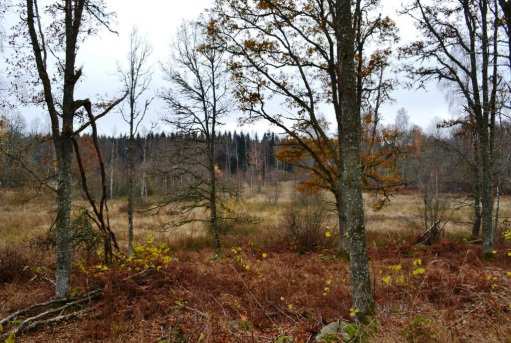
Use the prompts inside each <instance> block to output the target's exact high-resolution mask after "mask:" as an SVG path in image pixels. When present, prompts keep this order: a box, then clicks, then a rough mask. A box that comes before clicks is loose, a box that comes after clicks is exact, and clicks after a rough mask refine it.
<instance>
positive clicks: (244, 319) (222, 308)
mask: <svg viewBox="0 0 511 343" xmlns="http://www.w3.org/2000/svg"><path fill="white" fill-rule="evenodd" d="M268 192H269V190H263V192H262V193H259V194H251V195H250V196H247V198H246V199H245V200H244V201H243V202H240V203H234V202H233V203H232V204H231V206H232V207H233V209H234V210H235V213H237V214H238V215H239V217H240V219H244V220H240V221H239V222H238V223H237V224H235V225H233V226H232V227H231V228H230V230H229V231H228V232H227V233H226V235H225V236H224V240H223V243H224V251H225V254H224V255H223V256H221V257H217V256H216V255H215V253H214V251H213V250H212V249H211V248H210V247H209V238H208V236H207V234H206V232H205V230H204V228H203V227H201V226H200V225H199V224H195V225H189V226H187V227H183V228H181V229H177V230H172V231H168V230H164V229H165V228H166V224H167V222H168V221H169V220H170V219H171V218H170V215H169V214H168V213H165V212H164V211H161V212H160V213H158V214H157V215H147V214H144V215H142V214H138V215H137V216H136V229H137V231H136V233H137V235H136V239H137V241H139V242H143V241H144V240H146V239H147V238H148V237H150V236H152V237H153V238H154V241H155V242H157V243H158V244H159V243H163V244H165V245H167V246H170V247H172V253H173V255H174V260H173V262H172V263H171V264H170V265H169V266H168V267H166V268H164V269H162V270H160V271H158V272H157V271H151V272H149V273H147V274H145V275H144V276H143V277H138V278H135V279H133V280H130V281H125V282H120V281H119V280H123V279H125V277H126V275H128V274H129V273H130V272H129V271H127V270H126V269H122V268H114V269H113V270H110V271H108V272H106V273H91V272H89V273H87V274H85V273H83V272H80V271H78V268H75V274H74V276H73V288H74V289H76V290H83V289H86V288H90V287H93V286H100V287H104V288H105V290H107V292H106V294H105V296H104V297H103V298H102V299H101V300H100V301H98V302H97V303H95V304H93V306H94V311H93V312H92V314H91V315H90V316H88V317H86V318H84V319H83V320H80V321H75V322H70V323H66V324H64V325H61V326H59V327H52V328H47V329H45V330H41V331H38V332H34V333H31V334H29V335H27V336H25V337H23V341H26V342H96V341H104V342H156V341H160V342H164V341H163V340H162V339H167V341H166V342H185V341H187V342H197V341H201V340H202V341H203V342H273V341H275V339H276V338H277V337H278V336H279V335H289V336H292V337H294V339H295V342H308V341H309V339H310V338H311V337H313V336H314V335H315V334H316V333H317V332H318V330H319V329H320V328H321V326H322V325H323V324H325V323H327V322H329V321H333V320H336V319H339V318H344V319H346V320H350V316H349V313H350V308H351V299H350V296H349V294H350V281H349V273H348V263H347V262H346V261H345V260H343V259H339V258H338V257H336V255H335V251H334V250H333V249H331V248H329V246H332V245H325V246H324V247H319V248H318V249H317V250H316V251H315V252H311V253H307V254H305V255H299V254H297V253H296V249H295V247H293V246H292V244H290V243H289V242H288V237H287V235H286V231H285V229H283V228H282V225H281V224H282V216H283V214H284V213H285V209H286V206H289V204H290V203H291V200H292V199H293V197H294V196H295V195H294V193H293V187H292V184H287V185H284V186H283V190H282V194H281V196H280V197H279V203H278V204H277V205H275V204H273V203H272V202H271V201H269V200H268V199H269V197H268ZM27 194H28V193H27ZM0 199H1V200H2V201H1V203H0V204H1V205H0V215H2V219H3V220H2V222H0V236H1V237H3V239H2V240H1V241H0V242H1V243H0V260H1V259H2V257H1V256H2V254H1V252H7V255H8V256H9V258H11V255H12V259H10V260H9V261H10V262H9V263H10V264H11V265H12V266H11V267H9V268H8V269H9V270H10V271H12V270H15V271H18V272H20V274H19V275H17V274H16V276H17V277H12V278H10V279H9V280H6V281H4V282H3V283H2V281H0V317H2V315H5V314H6V313H8V312H10V311H13V310H15V309H18V308H21V307H24V306H27V305H29V304H31V303H34V302H39V301H43V300H46V299H47V298H48V297H51V294H52V284H51V279H52V270H53V259H52V254H51V251H49V250H46V248H45V247H44V246H38V245H35V242H36V241H37V240H35V239H34V238H37V237H41V236H42V235H44V233H45V231H46V230H47V228H48V226H49V225H51V221H52V218H53V216H54V210H53V205H52V202H51V199H50V198H48V197H46V198H45V197H37V198H34V197H33V196H30V197H29V196H28V195H19V194H16V193H14V192H9V193H4V194H1V195H0ZM366 200H367V203H368V204H370V198H369V199H366ZM123 206H124V201H122V200H115V201H113V202H112V203H111V205H110V207H111V216H112V226H113V228H114V230H115V231H116V232H117V235H118V237H119V240H120V241H121V244H122V245H123V246H124V245H125V243H126V236H125V234H124V231H125V230H124V228H125V227H126V226H127V220H126V214H125V212H124V211H123ZM420 208H421V200H420V198H419V197H418V196H417V195H416V194H399V195H397V196H395V197H394V198H393V199H392V202H391V203H390V205H389V206H388V207H386V208H384V209H383V210H381V211H374V210H373V209H371V207H370V206H368V207H367V209H366V211H367V227H368V230H369V253H370V256H371V269H372V272H373V273H372V274H373V276H374V285H375V297H376V299H377V303H378V311H377V316H376V318H375V320H376V324H377V325H375V327H376V329H375V331H374V332H372V333H371V336H370V341H372V342H406V341H409V342H508V341H510V339H511V300H510V299H511V278H509V277H508V276H507V274H506V273H507V272H509V271H511V257H507V256H506V253H507V249H509V247H505V246H500V247H499V248H498V253H497V255H496V256H495V259H493V260H491V261H485V260H481V259H480V257H479V256H481V253H480V247H478V246H474V245H469V244H467V243H465V242H463V241H462V240H455V241H453V240H450V241H446V240H443V241H442V242H441V243H440V244H438V245H435V246H433V247H428V248H425V247H419V246H414V245H413V244H412V242H413V240H414V237H415V235H416V232H417V229H418V228H419V227H420V221H421V219H420ZM510 209H511V201H510V199H508V198H506V199H504V201H503V204H502V216H503V217H511V211H510ZM450 216H451V217H450V219H451V220H452V224H450V225H449V227H448V232H449V235H450V236H453V235H458V234H459V232H463V233H465V232H469V231H468V229H469V225H468V224H467V223H468V222H469V221H470V218H471V214H470V209H469V208H461V209H459V210H457V211H454V212H453V213H451V214H450ZM4 218H5V219H4ZM328 220H329V222H330V226H331V227H334V226H335V215H332V216H331V217H329V218H328ZM331 239H332V240H335V239H336V237H335V236H333V237H331ZM235 247H236V248H238V247H239V248H241V250H240V249H236V250H234V251H233V250H232V248H235ZM9 249H15V251H16V254H14V253H9ZM11 251H12V250H11ZM4 259H5V257H4ZM79 259H80V256H77V260H79ZM417 259H420V260H421V263H422V265H421V267H423V268H424V274H420V275H415V276H414V271H415V270H416V269H417V268H418V267H417V266H414V261H416V260H417ZM95 263H98V262H94V261H90V265H89V266H88V270H89V271H91V270H93V265H94V264H95ZM397 265H399V266H401V267H400V268H396V267H395V266H397ZM247 266H248V268H247ZM393 266H394V267H393ZM0 269H1V268H0ZM397 269H400V270H397ZM389 277H390V279H389ZM389 280H390V281H389ZM179 337H181V338H183V339H185V340H183V341H179V340H178V338H179Z"/></svg>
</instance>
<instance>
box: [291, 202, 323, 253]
mask: <svg viewBox="0 0 511 343" xmlns="http://www.w3.org/2000/svg"><path fill="white" fill-rule="evenodd" d="M327 218H328V205H327V204H326V201H325V200H324V199H323V197H322V196H321V194H304V193H300V194H298V195H297V196H296V197H295V198H294V200H293V201H292V202H291V204H290V205H289V207H288V208H287V210H286V212H285V213H284V226H285V228H286V230H287V233H288V235H289V237H288V238H289V240H290V241H292V242H293V243H294V244H295V245H296V248H297V249H298V251H299V252H300V253H304V252H308V251H314V250H316V249H317V248H318V247H319V246H321V245H323V244H324V243H325V239H326V238H329V239H331V231H329V230H327V228H326V223H327Z"/></svg>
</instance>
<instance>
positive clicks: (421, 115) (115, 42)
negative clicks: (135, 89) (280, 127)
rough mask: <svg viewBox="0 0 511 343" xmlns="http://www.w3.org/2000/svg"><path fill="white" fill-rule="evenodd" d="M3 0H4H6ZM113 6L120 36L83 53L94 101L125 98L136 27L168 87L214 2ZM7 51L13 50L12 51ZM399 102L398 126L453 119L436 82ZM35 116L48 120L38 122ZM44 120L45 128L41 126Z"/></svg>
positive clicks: (390, 5) (399, 94)
mask: <svg viewBox="0 0 511 343" xmlns="http://www.w3.org/2000/svg"><path fill="white" fill-rule="evenodd" d="M0 1H2V0H0ZM105 1H106V3H107V4H108V5H109V8H110V9H111V10H113V11H115V12H116V13H117V25H116V29H117V31H118V32H119V35H115V34H111V33H108V32H102V34H101V35H100V36H99V37H95V38H93V39H91V40H89V41H88V42H87V44H86V45H84V46H83V47H82V49H81V50H80V55H79V63H80V64H82V65H83V66H84V77H83V82H82V85H81V86H80V87H81V89H80V93H83V94H84V95H86V96H88V97H91V98H94V97H95V95H96V94H98V95H101V96H109V97H113V96H115V95H116V94H119V90H120V87H121V85H120V82H119V77H118V74H117V69H118V65H119V63H120V62H122V60H123V59H124V57H125V56H126V53H127V46H128V37H129V33H130V31H131V29H132V28H133V27H134V26H136V27H137V28H138V30H139V32H140V33H141V34H142V35H143V36H145V38H146V39H147V40H148V41H149V43H150V45H151V46H152V49H153V54H152V61H151V63H152V65H153V67H154V71H155V73H154V74H155V75H154V77H153V79H154V80H153V90H152V91H153V92H155V93H156V92H157V91H158V89H160V88H161V87H162V81H161V79H160V77H159V71H160V67H159V63H160V62H165V61H167V60H168V58H169V57H168V56H169V46H170V43H171V42H172V40H173V38H174V36H175V33H176V30H177V28H178V27H179V25H180V24H181V23H182V22H183V21H184V20H190V19H194V18H196V17H197V16H198V15H199V14H200V13H201V12H203V11H204V10H205V9H206V8H207V7H208V6H209V5H210V4H211V0H145V1H143V2H140V1H134V0H105ZM382 2H383V3H384V5H383V6H384V9H383V10H384V13H385V14H387V15H390V16H391V17H392V18H394V19H395V20H396V21H397V22H398V25H399V28H400V30H401V36H402V37H403V39H404V40H409V39H413V38H414V37H415V36H416V32H415V30H414V28H413V25H412V24H411V23H410V21H409V20H408V19H406V18H401V17H399V16H398V15H397V9H399V8H400V5H401V1H399V0H391V1H389V0H384V1H382ZM6 52H7V51H6ZM393 97H394V98H395V102H394V103H392V104H388V105H386V106H385V107H384V113H383V114H384V117H385V121H386V122H388V123H392V122H394V118H395V115H396V113H397V112H398V110H399V109H400V108H405V109H406V110H407V111H408V114H409V115H410V117H411V121H412V122H413V123H415V124H418V125H420V126H422V127H423V128H428V127H429V126H430V125H431V123H432V121H433V120H434V118H446V117H448V116H449V107H448V104H447V101H446V100H445V99H446V98H445V96H444V94H443V93H442V91H441V90H440V89H439V88H438V87H437V85H435V84H431V87H429V90H428V92H425V91H417V90H408V89H403V88H400V89H397V90H396V91H395V92H394V93H393ZM162 111H163V109H162V107H161V105H159V104H157V103H155V105H154V106H153V109H152V111H151V115H150V116H148V118H147V119H146V122H145V125H144V126H145V128H146V129H148V128H151V127H153V126H155V125H156V126H158V127H159V128H161V124H160V120H159V119H160V118H161V115H162ZM20 112H22V114H23V116H24V117H25V118H26V122H27V125H28V127H29V128H30V126H31V125H32V126H33V125H41V126H43V125H44V122H47V119H46V117H47V115H45V114H44V113H41V112H39V111H34V110H32V109H30V110H29V109H20ZM34 118H42V119H40V120H35V119H34ZM36 121H39V124H36ZM99 126H100V127H101V128H102V132H104V133H116V134H120V133H122V132H125V130H126V124H125V123H124V122H123V120H122V118H121V115H120V114H118V113H114V114H112V115H110V117H109V118H106V119H104V120H103V121H102V122H101V124H100V125H99ZM227 128H228V129H238V130H240V129H243V130H246V131H252V132H254V131H260V130H264V129H266V128H267V126H266V125H265V124H263V123H261V124H258V125H256V126H252V127H246V126H245V127H243V128H237V122H236V120H231V121H230V123H229V125H228V126H227Z"/></svg>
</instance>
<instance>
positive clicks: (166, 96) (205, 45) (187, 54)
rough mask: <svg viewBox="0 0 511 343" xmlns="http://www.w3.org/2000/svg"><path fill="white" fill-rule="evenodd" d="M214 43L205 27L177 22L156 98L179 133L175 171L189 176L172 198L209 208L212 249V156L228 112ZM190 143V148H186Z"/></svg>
mask: <svg viewBox="0 0 511 343" xmlns="http://www.w3.org/2000/svg"><path fill="white" fill-rule="evenodd" d="M217 43H218V42H217V40H216V38H215V36H214V35H211V32H208V28H205V27H203V26H202V25H200V24H198V23H188V24H184V25H183V26H181V28H180V30H179V33H178V35H177V39H176V43H175V46H174V48H173V53H174V58H173V60H172V62H170V64H169V65H168V66H166V67H164V72H165V75H166V77H167V81H168V82H169V84H170V86H169V88H168V89H167V90H166V91H165V92H164V93H163V94H162V98H163V100H164V101H165V102H166V103H167V105H168V107H169V109H170V110H171V111H172V113H171V114H169V115H168V116H166V117H165V118H164V120H165V122H167V123H168V124H171V125H172V126H173V127H174V128H175V129H176V130H177V131H178V132H179V134H180V135H182V137H183V146H182V147H183V150H181V151H180V154H181V155H180V158H179V161H180V162H179V164H178V165H176V166H175V172H176V173H177V174H184V175H188V176H191V182H190V185H189V187H186V188H185V189H184V190H182V192H180V193H178V194H174V195H173V198H174V200H176V201H182V202H185V203H188V204H187V205H185V206H186V208H187V209H188V210H192V209H194V208H198V207H202V208H207V209H208V210H209V226H210V230H211V233H212V235H213V239H214V244H215V247H216V248H217V249H220V246H221V245H220V232H219V231H220V228H219V219H220V218H219V204H218V193H219V192H218V175H217V174H218V173H219V169H218V168H217V165H216V164H215V156H216V148H217V133H218V132H217V130H218V127H219V126H220V125H221V124H222V123H221V120H222V118H224V117H225V116H226V115H227V114H228V112H229V108H228V100H229V99H228V98H229V92H228V87H227V84H228V78H227V64H226V60H225V57H224V53H223V50H222V48H221V47H219V46H218V44H217ZM190 141H191V142H192V144H191V145H192V149H193V150H189V149H190V144H189V143H190ZM190 163H192V164H191V165H190ZM191 166H193V167H191ZM190 201H191V205H190V204H189V203H190Z"/></svg>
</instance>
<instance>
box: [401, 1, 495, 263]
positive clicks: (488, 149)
mask: <svg viewBox="0 0 511 343" xmlns="http://www.w3.org/2000/svg"><path fill="white" fill-rule="evenodd" d="M405 13H407V14H408V15H409V16H410V17H411V18H413V19H414V20H415V22H416V24H417V26H418V28H419V29H420V31H421V32H422V35H423V37H422V39H421V40H420V41H417V42H414V43H412V44H410V45H409V46H407V47H406V48H404V49H403V52H404V54H405V55H406V56H407V57H411V58H415V60H414V65H411V66H410V67H409V71H410V73H411V74H412V75H413V77H415V78H416V79H417V80H418V81H420V82H419V84H420V85H424V83H425V82H427V81H430V80H438V81H441V82H443V83H445V84H447V85H449V86H450V87H452V88H453V89H455V90H456V94H458V95H459V96H460V97H461V98H462V99H463V100H464V105H465V108H466V113H470V115H471V116H473V118H474V124H475V132H476V133H477V139H476V142H477V144H478V146H477V153H478V161H479V163H480V166H481V168H480V172H481V174H480V193H481V204H482V231H483V245H484V252H485V254H491V252H492V251H493V245H494V242H495V229H494V225H493V215H492V212H493V202H494V200H493V181H494V180H493V179H494V154H495V127H496V117H497V112H498V110H499V94H500V90H501V85H500V81H501V76H500V75H499V44H498V40H499V38H498V36H499V25H500V24H499V21H500V19H499V7H498V4H497V1H496V0H475V1H467V0H459V1H452V2H445V1H441V0H414V1H413V2H412V4H411V5H410V6H409V7H408V8H406V10H405Z"/></svg>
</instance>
